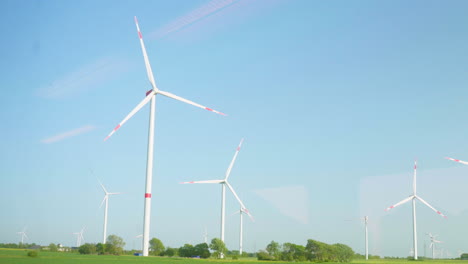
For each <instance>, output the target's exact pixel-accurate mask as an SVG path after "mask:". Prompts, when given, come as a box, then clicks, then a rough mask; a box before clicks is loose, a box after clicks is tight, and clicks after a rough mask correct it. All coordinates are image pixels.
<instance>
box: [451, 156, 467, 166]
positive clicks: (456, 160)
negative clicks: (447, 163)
mask: <svg viewBox="0 0 468 264" xmlns="http://www.w3.org/2000/svg"><path fill="white" fill-rule="evenodd" d="M446 159H448V160H453V161H455V162H459V163H462V164H465V165H468V162H466V161H463V160H458V159H453V158H448V157H446Z"/></svg>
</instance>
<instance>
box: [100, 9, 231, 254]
mask: <svg viewBox="0 0 468 264" xmlns="http://www.w3.org/2000/svg"><path fill="white" fill-rule="evenodd" d="M135 24H136V28H137V31H138V37H139V38H140V45H141V49H142V51H143V58H144V60H145V66H146V74H147V76H148V79H149V82H150V83H151V87H152V88H151V90H149V91H147V92H146V97H145V99H143V100H142V101H141V102H140V103H139V104H138V105H137V106H136V107H135V108H134V109H133V110H132V111H131V112H130V113H129V114H128V115H127V116H126V117H125V118H124V119H123V120H122V121H121V122H120V123H119V124H118V125H117V126H116V127H115V128H114V130H112V132H111V133H110V134H109V135H108V136H107V137H106V138H105V139H104V140H107V139H108V138H110V137H111V136H112V134H114V133H115V131H117V130H118V129H119V128H120V127H121V126H123V124H125V122H127V121H128V120H129V119H130V118H131V117H132V116H133V115H135V114H136V113H137V112H138V111H139V110H140V109H141V108H143V106H145V105H146V104H147V103H148V102H150V101H151V104H150V118H149V129H148V152H147V153H148V154H147V162H146V186H145V209H144V220H143V256H148V251H149V233H150V217H151V185H152V181H153V147H154V115H155V109H156V95H158V94H161V95H164V96H166V97H169V98H172V99H175V100H178V101H181V102H184V103H187V104H190V105H193V106H196V107H199V108H203V109H205V110H208V111H211V112H214V113H217V114H221V115H225V114H223V113H221V112H218V111H216V110H213V109H211V108H209V107H206V106H203V105H200V104H197V103H195V102H192V101H190V100H187V99H184V98H182V97H179V96H177V95H174V94H172V93H169V92H165V91H161V90H159V89H158V88H157V87H156V82H155V81H154V76H153V71H152V70H151V65H150V62H149V59H148V55H147V53H146V48H145V44H144V43H143V35H142V34H141V32H140V26H139V25H138V20H137V18H136V17H135Z"/></svg>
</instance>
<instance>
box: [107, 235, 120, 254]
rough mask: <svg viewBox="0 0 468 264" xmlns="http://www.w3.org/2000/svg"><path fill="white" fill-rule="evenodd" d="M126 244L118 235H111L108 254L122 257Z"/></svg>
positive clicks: (108, 239) (108, 241) (108, 238)
mask: <svg viewBox="0 0 468 264" xmlns="http://www.w3.org/2000/svg"><path fill="white" fill-rule="evenodd" d="M124 246H125V242H124V240H123V238H121V237H119V236H117V235H109V236H108V237H107V243H106V252H107V253H109V254H113V255H120V254H122V253H123V247H124Z"/></svg>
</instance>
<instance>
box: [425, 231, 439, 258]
mask: <svg viewBox="0 0 468 264" xmlns="http://www.w3.org/2000/svg"><path fill="white" fill-rule="evenodd" d="M428 235H429V237H430V238H431V244H430V245H429V248H431V249H432V259H435V257H434V252H435V243H442V241H439V240H436V239H435V238H436V236H433V235H432V234H431V233H428Z"/></svg>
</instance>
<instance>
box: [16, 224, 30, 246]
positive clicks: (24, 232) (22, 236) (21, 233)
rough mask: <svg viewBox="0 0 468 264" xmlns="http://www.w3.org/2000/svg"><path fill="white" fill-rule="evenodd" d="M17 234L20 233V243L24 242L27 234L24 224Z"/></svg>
mask: <svg viewBox="0 0 468 264" xmlns="http://www.w3.org/2000/svg"><path fill="white" fill-rule="evenodd" d="M17 234H19V235H21V244H24V239H25V238H26V239H28V236H27V235H26V226H25V227H24V228H23V231H21V232H17Z"/></svg>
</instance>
